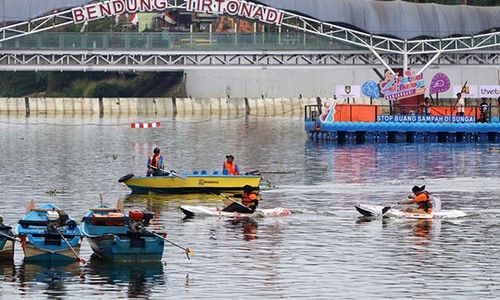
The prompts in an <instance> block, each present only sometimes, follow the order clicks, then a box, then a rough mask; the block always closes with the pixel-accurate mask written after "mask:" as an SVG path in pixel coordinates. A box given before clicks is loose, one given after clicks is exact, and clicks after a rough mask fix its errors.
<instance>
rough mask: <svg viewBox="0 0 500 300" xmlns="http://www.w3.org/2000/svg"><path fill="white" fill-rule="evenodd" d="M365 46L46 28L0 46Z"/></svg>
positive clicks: (303, 38)
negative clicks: (41, 31)
mask: <svg viewBox="0 0 500 300" xmlns="http://www.w3.org/2000/svg"><path fill="white" fill-rule="evenodd" d="M1 49H4V50H18V49H56V50H65V49H79V50H80V49H81V50H85V49H88V50H94V49H114V50H120V49H123V50H133V49H138V50H145V49H150V50H178V49H182V50H190V49H191V50H243V51H244V50H362V49H361V48H358V47H355V46H352V45H349V44H345V43H341V42H338V41H334V40H331V39H328V38H324V37H321V36H317V35H314V34H305V33H208V32H206V33H172V32H141V33H137V32H135V33H134V32H128V33H117V32H106V33H100V32H95V33H80V32H44V33H39V34H33V35H28V36H24V37H20V38H17V39H14V40H8V41H4V42H2V43H0V50H1Z"/></svg>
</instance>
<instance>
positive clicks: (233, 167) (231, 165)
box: [222, 155, 240, 175]
mask: <svg viewBox="0 0 500 300" xmlns="http://www.w3.org/2000/svg"><path fill="white" fill-rule="evenodd" d="M226 170H227V174H228V175H240V169H239V168H238V165H237V164H236V163H235V162H234V156H232V155H226V160H225V161H224V164H222V173H225V172H226Z"/></svg>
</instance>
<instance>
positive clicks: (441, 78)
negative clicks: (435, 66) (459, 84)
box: [429, 73, 450, 94]
mask: <svg viewBox="0 0 500 300" xmlns="http://www.w3.org/2000/svg"><path fill="white" fill-rule="evenodd" d="M449 89H450V78H448V76H446V74H444V73H437V74H436V75H434V77H432V80H431V83H430V85H429V93H430V94H435V93H444V92H446V91H447V90H449Z"/></svg>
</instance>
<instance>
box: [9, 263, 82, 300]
mask: <svg viewBox="0 0 500 300" xmlns="http://www.w3.org/2000/svg"><path fill="white" fill-rule="evenodd" d="M16 276H17V280H18V282H19V290H21V291H28V290H29V289H30V286H31V284H32V283H44V284H45V286H44V292H43V293H44V294H47V295H57V296H64V295H66V294H68V291H67V289H66V287H65V284H66V283H68V282H70V281H71V282H74V281H75V279H76V281H79V282H83V280H84V278H85V275H84V273H83V271H82V269H81V268H80V265H79V264H78V263H77V262H69V263H68V262H25V261H23V262H22V264H21V265H20V266H19V268H18V271H17V275H16Z"/></svg>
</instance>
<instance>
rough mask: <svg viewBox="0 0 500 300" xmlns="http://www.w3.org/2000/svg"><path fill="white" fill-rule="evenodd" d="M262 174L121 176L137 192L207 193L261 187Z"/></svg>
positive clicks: (203, 173)
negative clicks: (247, 186) (245, 187)
mask: <svg viewBox="0 0 500 300" xmlns="http://www.w3.org/2000/svg"><path fill="white" fill-rule="evenodd" d="M260 180H261V177H260V176H256V175H224V174H219V173H218V172H214V173H213V174H211V175H209V174H208V173H207V172H204V171H201V172H199V173H198V172H193V174H183V175H178V174H176V173H169V175H168V176H151V177H146V176H134V174H128V175H125V176H123V177H121V178H120V179H119V180H118V182H123V183H124V184H126V185H127V186H128V187H129V188H130V189H131V190H132V193H135V194H147V193H149V192H152V193H172V194H182V193H206V192H238V191H241V190H242V189H243V187H244V186H245V185H249V186H251V187H252V188H254V189H259V185H260Z"/></svg>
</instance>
